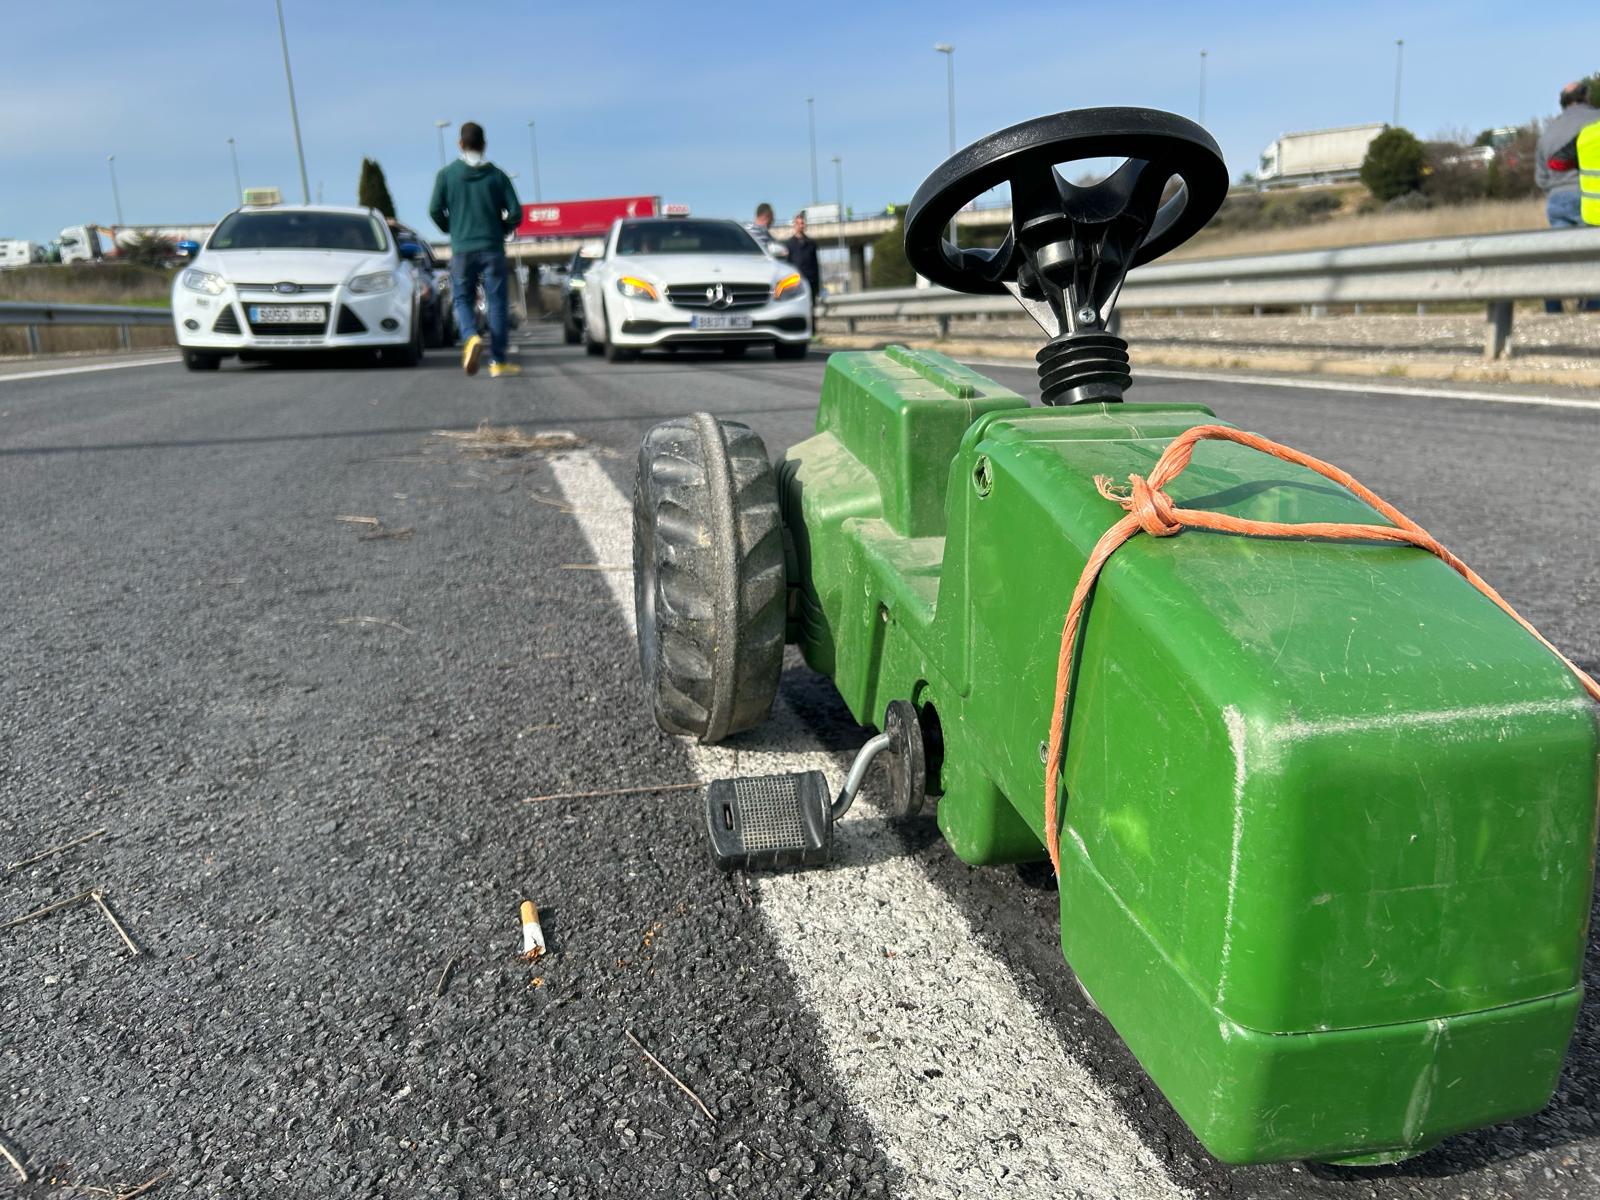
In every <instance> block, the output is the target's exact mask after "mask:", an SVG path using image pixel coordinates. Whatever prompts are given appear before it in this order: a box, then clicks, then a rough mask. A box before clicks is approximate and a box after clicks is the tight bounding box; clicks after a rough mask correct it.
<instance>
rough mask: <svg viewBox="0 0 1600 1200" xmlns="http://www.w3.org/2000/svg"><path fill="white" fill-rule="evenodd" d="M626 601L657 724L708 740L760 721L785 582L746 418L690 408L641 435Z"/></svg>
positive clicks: (776, 522)
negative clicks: (630, 587)
mask: <svg viewBox="0 0 1600 1200" xmlns="http://www.w3.org/2000/svg"><path fill="white" fill-rule="evenodd" d="M633 598H634V611H635V614H636V615H637V618H638V629H639V664H640V668H641V670H642V672H643V674H644V684H645V692H646V694H647V695H648V696H649V698H650V706H651V709H652V711H653V712H654V714H655V719H656V724H657V725H659V726H660V727H661V728H662V729H663V730H664V731H666V732H667V733H681V734H691V735H693V736H694V737H697V738H699V739H700V740H701V741H702V742H707V743H710V742H718V741H721V740H722V739H723V738H725V737H727V736H728V735H729V734H733V733H738V732H740V731H741V730H745V729H750V728H752V727H753V726H756V725H759V724H760V723H761V722H762V721H764V720H765V719H766V717H767V714H768V713H769V712H770V711H771V709H772V701H773V698H774V697H775V696H776V695H777V693H778V676H779V674H780V672H781V671H782V668H783V643H784V622H785V610H786V607H787V602H788V585H787V580H786V578H785V568H784V554H783V523H782V519H781V518H780V516H779V514H778V486H777V479H776V476H775V474H774V472H773V469H772V462H771V460H770V459H768V457H767V448H766V446H764V445H763V444H762V441H761V439H760V438H759V437H758V436H756V434H755V433H754V432H752V431H751V430H750V428H749V427H748V426H746V425H741V424H739V423H738V422H737V421H719V420H717V419H716V418H715V417H713V416H711V414H709V413H695V414H694V415H692V416H688V417H679V418H676V419H675V420H671V421H666V422H663V423H662V424H660V425H657V426H656V427H655V428H654V429H652V430H651V431H650V432H649V433H647V434H646V435H645V439H644V444H643V445H641V446H640V447H639V473H638V476H637V481H636V483H635V485H634V492H633Z"/></svg>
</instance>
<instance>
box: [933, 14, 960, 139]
mask: <svg viewBox="0 0 1600 1200" xmlns="http://www.w3.org/2000/svg"><path fill="white" fill-rule="evenodd" d="M934 50H935V51H937V52H938V53H940V54H942V55H944V66H945V83H946V86H947V90H948V91H949V94H950V153H951V154H954V153H955V152H956V48H955V47H954V46H952V45H951V44H950V43H949V42H940V43H939V44H938V45H936V46H935V47H934Z"/></svg>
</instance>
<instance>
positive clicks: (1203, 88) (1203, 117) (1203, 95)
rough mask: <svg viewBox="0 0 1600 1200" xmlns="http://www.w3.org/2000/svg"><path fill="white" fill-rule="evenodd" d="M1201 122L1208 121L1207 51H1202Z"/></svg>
mask: <svg viewBox="0 0 1600 1200" xmlns="http://www.w3.org/2000/svg"><path fill="white" fill-rule="evenodd" d="M1199 120H1200V124H1202V125H1204V124H1205V123H1206V52H1205V51H1204V50H1202V51H1200V118H1199Z"/></svg>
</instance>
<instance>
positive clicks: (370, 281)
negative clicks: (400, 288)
mask: <svg viewBox="0 0 1600 1200" xmlns="http://www.w3.org/2000/svg"><path fill="white" fill-rule="evenodd" d="M397 282H398V281H397V280H396V279H395V274H394V272H393V271H373V272H372V273H371V274H370V275H357V276H356V277H355V278H354V279H352V280H351V281H350V282H349V283H347V284H345V288H346V289H347V290H348V291H350V292H351V293H352V294H353V295H357V296H370V295H372V294H374V293H375V292H387V291H389V290H390V289H391V288H393V287H394V286H395V285H396V283H397Z"/></svg>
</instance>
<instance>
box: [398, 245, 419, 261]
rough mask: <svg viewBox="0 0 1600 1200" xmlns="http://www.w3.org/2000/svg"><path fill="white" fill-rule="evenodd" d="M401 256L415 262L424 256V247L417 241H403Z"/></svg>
mask: <svg viewBox="0 0 1600 1200" xmlns="http://www.w3.org/2000/svg"><path fill="white" fill-rule="evenodd" d="M400 257H401V258H403V259H405V260H406V261H407V262H415V261H416V260H417V259H419V258H421V257H422V247H421V246H419V245H417V244H416V243H415V242H401V243H400Z"/></svg>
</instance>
